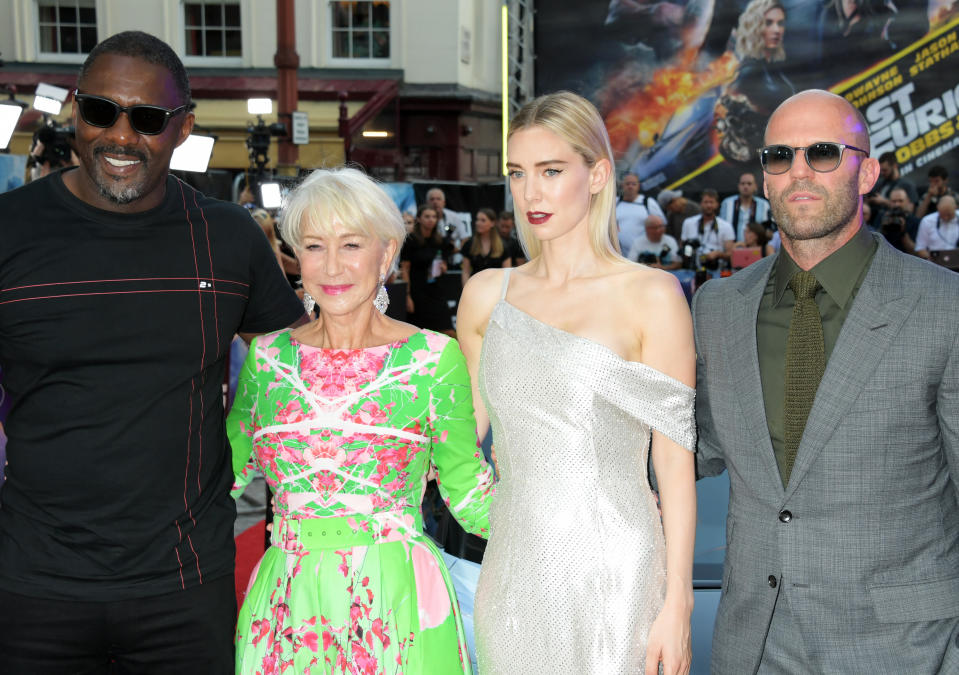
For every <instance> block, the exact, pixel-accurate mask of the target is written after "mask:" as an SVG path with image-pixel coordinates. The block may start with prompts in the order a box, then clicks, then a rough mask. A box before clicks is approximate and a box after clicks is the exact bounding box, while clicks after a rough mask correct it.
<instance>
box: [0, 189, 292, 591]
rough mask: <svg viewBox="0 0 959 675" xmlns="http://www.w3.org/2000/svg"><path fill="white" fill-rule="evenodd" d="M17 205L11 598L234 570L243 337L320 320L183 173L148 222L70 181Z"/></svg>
mask: <svg viewBox="0 0 959 675" xmlns="http://www.w3.org/2000/svg"><path fill="white" fill-rule="evenodd" d="M0 212H2V213H4V214H6V215H5V216H4V218H3V220H2V222H0V242H2V245H0V367H2V369H3V378H4V387H5V389H6V390H7V392H8V394H9V395H10V396H11V398H12V400H13V407H12V409H11V411H10V415H9V417H8V418H7V423H6V425H5V430H6V433H7V437H8V442H7V459H8V462H9V466H8V467H7V469H6V476H7V482H6V484H5V486H4V488H3V491H2V492H0V503H2V506H0V587H2V588H4V589H6V590H8V591H13V592H16V593H21V594H25V595H30V596H36V597H48V598H64V599H88V600H113V599H122V598H136V597H146V596H150V595H156V594H162V593H169V592H173V591H175V590H178V589H181V588H187V587H190V586H194V585H196V584H198V583H202V582H204V581H209V580H212V579H215V578H217V577H219V576H223V575H226V574H230V573H231V571H232V569H233V556H234V550H233V549H234V547H233V534H232V532H233V520H234V516H235V507H234V505H233V501H232V500H231V499H230V496H229V487H230V485H231V481H232V474H231V468H230V467H231V462H230V457H229V452H228V445H227V442H226V439H225V434H224V421H223V403H222V401H223V392H222V384H223V380H224V368H225V365H226V356H227V354H228V353H229V350H230V348H229V345H230V340H231V339H232V337H233V335H234V333H236V332H250V333H259V332H266V331H272V330H275V329H278V328H281V327H284V326H287V325H289V324H291V323H293V322H294V321H296V320H297V318H299V317H300V316H301V315H302V312H303V308H302V305H300V304H299V302H298V301H297V299H296V296H295V295H294V293H293V291H292V289H291V288H290V286H289V284H287V282H286V280H285V279H284V277H283V273H282V271H281V270H280V267H279V265H277V262H276V258H275V256H274V255H273V252H272V250H271V249H270V246H269V244H268V242H267V240H266V237H265V236H264V235H263V233H262V231H261V230H260V228H259V227H258V226H257V225H256V223H255V222H254V221H253V220H252V218H250V216H249V214H248V213H247V212H246V210H245V209H243V208H242V207H239V206H236V205H234V204H229V203H226V202H221V201H218V200H214V199H209V198H207V197H205V196H203V195H202V194H200V193H198V192H197V191H195V190H194V189H193V188H191V187H189V186H188V185H186V184H185V183H183V182H181V181H179V180H178V179H176V178H174V177H172V176H171V177H169V178H168V179H167V186H166V196H165V198H164V201H163V203H162V204H161V205H160V206H158V207H157V208H155V209H151V210H149V211H145V212H143V213H137V214H134V215H122V214H116V213H112V212H108V211H103V210H100V209H96V208H93V207H91V206H89V205H88V204H86V203H84V202H82V201H80V200H79V199H77V198H76V197H74V196H73V195H72V194H71V193H70V191H69V190H68V189H67V188H66V186H65V185H64V184H63V181H62V178H61V176H60V175H59V174H55V175H52V176H50V177H48V178H46V179H43V180H40V181H36V182H33V183H30V184H29V185H27V186H24V187H22V188H20V189H18V190H14V191H12V192H8V193H6V194H3V195H0Z"/></svg>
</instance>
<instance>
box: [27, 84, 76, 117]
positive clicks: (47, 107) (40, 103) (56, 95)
mask: <svg viewBox="0 0 959 675" xmlns="http://www.w3.org/2000/svg"><path fill="white" fill-rule="evenodd" d="M69 95H70V90H69V89H64V88H63V87H54V86H53V85H52V84H44V83H43V82H41V83H40V84H38V85H37V90H36V92H35V96H34V98H33V107H34V108H36V109H37V110H39V111H40V112H44V113H47V114H50V115H59V114H60V110H61V108H62V107H63V102H64V101H66V100H67V96H69Z"/></svg>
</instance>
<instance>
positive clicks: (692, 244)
mask: <svg viewBox="0 0 959 675" xmlns="http://www.w3.org/2000/svg"><path fill="white" fill-rule="evenodd" d="M702 245H703V242H701V241H700V240H699V238H698V237H695V238H693V239H684V240H683V267H685V268H686V269H689V270H694V269H696V267H697V265H696V260H697V256H696V252H697V251H699V248H700V247H701V246H702Z"/></svg>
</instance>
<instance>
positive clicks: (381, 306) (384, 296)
mask: <svg viewBox="0 0 959 675" xmlns="http://www.w3.org/2000/svg"><path fill="white" fill-rule="evenodd" d="M385 282H386V275H385V274H381V275H380V290H378V291H377V292H376V298H374V299H373V306H374V307H376V308H377V309H378V310H380V313H381V314H385V313H386V308H387V307H389V306H390V296H389V294H388V293H387V292H386V286H384V283H385Z"/></svg>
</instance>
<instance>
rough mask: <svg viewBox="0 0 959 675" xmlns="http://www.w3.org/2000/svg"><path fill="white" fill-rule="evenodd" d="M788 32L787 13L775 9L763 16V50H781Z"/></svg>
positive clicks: (777, 8)
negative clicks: (784, 36)
mask: <svg viewBox="0 0 959 675" xmlns="http://www.w3.org/2000/svg"><path fill="white" fill-rule="evenodd" d="M785 32H786V13H785V12H784V11H782V10H781V9H780V8H779V7H773V8H772V9H770V10H768V11H767V12H766V13H765V14H763V30H762V36H763V48H764V49H765V50H766V51H768V52H771V51H775V50H776V49H779V47H780V46H781V45H782V42H783V35H784V34H785Z"/></svg>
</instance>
